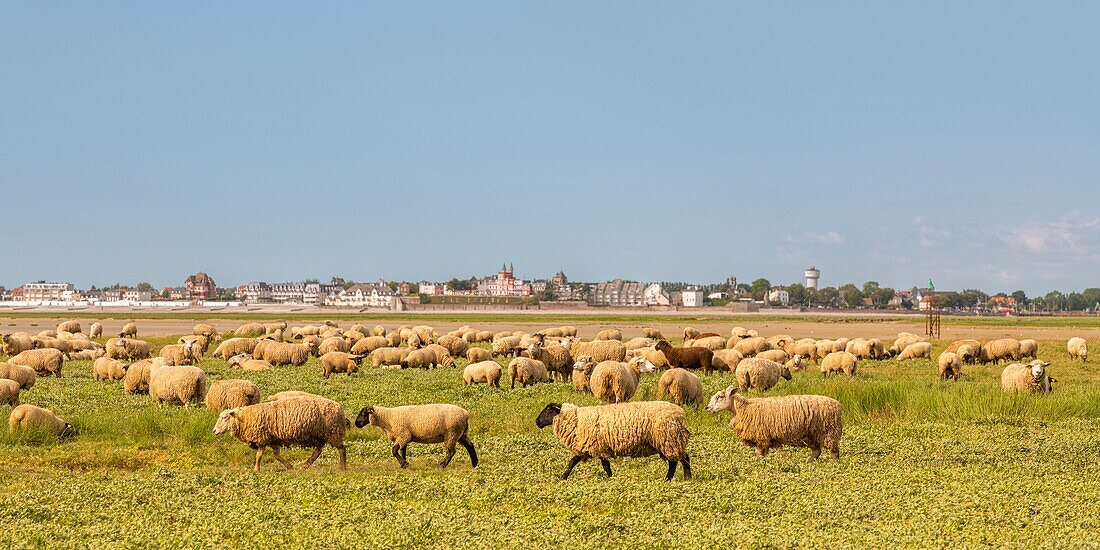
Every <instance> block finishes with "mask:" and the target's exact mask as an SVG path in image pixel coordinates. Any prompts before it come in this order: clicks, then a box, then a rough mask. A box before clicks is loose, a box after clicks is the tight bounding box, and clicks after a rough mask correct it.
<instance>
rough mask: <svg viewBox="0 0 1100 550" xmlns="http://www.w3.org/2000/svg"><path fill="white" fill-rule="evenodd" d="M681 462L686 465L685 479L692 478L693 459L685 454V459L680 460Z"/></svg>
mask: <svg viewBox="0 0 1100 550" xmlns="http://www.w3.org/2000/svg"><path fill="white" fill-rule="evenodd" d="M680 464H682V465H683V466H684V480H685V481H687V480H689V479H691V459H690V458H688V455H684V459H683V460H681V461H680Z"/></svg>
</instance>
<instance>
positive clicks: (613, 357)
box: [569, 340, 626, 362]
mask: <svg viewBox="0 0 1100 550" xmlns="http://www.w3.org/2000/svg"><path fill="white" fill-rule="evenodd" d="M569 354H570V355H572V356H573V357H580V356H582V355H590V356H592V358H593V359H594V360H596V361H597V362H598V361H623V360H625V359H626V346H625V345H623V343H622V342H620V341H618V340H599V341H593V342H580V341H576V342H573V343H571V344H570V345H569Z"/></svg>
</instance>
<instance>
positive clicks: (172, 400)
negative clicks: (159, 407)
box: [149, 361, 206, 407]
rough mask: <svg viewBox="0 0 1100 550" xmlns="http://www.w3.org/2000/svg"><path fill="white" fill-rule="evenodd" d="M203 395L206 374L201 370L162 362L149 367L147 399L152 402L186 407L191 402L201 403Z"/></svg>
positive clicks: (204, 392)
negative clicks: (150, 399) (149, 398)
mask: <svg viewBox="0 0 1100 550" xmlns="http://www.w3.org/2000/svg"><path fill="white" fill-rule="evenodd" d="M205 394H206V373H205V372H203V371H202V369H200V368H198V367H192V366H186V365H181V366H177V365H168V364H166V363H165V362H164V361H158V362H155V363H151V364H150V365H149V397H151V398H152V399H153V401H155V402H157V403H168V404H179V405H183V406H185V407H186V406H189V405H190V403H191V402H192V401H202V398H203V396H204V395H205Z"/></svg>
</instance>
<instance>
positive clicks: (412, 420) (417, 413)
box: [355, 404, 478, 468]
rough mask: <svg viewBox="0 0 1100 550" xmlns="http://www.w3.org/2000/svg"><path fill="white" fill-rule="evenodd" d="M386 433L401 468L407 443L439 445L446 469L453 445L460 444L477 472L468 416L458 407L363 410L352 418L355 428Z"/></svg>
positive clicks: (453, 448)
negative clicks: (442, 449)
mask: <svg viewBox="0 0 1100 550" xmlns="http://www.w3.org/2000/svg"><path fill="white" fill-rule="evenodd" d="M368 424H369V425H371V426H375V427H377V428H380V429H381V430H382V431H383V432H386V436H387V437H389V438H390V442H391V443H392V445H391V446H390V452H391V453H392V454H393V457H394V458H395V459H397V463H398V464H400V465H401V467H402V468H408V467H409V461H408V448H409V443H442V444H443V448H444V449H446V453H445V454H444V455H443V460H440V461H439V467H440V468H446V467H447V465H448V464H450V463H451V459H452V458H454V456H455V445H456V444H461V445H462V447H463V448H465V449H466V452H467V453H468V454H469V455H470V466H471V467H473V468H477V464H478V460H477V450H476V449H474V444H473V442H471V441H470V437H469V431H470V413H469V412H468V411H467V410H466V409H463V408H462V407H459V406H458V405H449V404H430V405H405V406H403V407H383V406H381V405H373V406H368V407H363V408H362V409H361V410H360V411H359V416H357V417H356V418H355V427H357V428H363V427H365V426H367V425H368Z"/></svg>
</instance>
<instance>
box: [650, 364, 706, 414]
mask: <svg viewBox="0 0 1100 550" xmlns="http://www.w3.org/2000/svg"><path fill="white" fill-rule="evenodd" d="M657 398H658V399H668V400H670V401H672V402H673V403H676V404H677V405H684V404H687V403H698V402H699V401H702V400H703V383H702V382H700V381H699V377H698V376H695V373H693V372H691V371H689V370H685V369H668V370H667V371H665V372H664V374H662V375H661V378H660V379H659V380H657Z"/></svg>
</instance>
